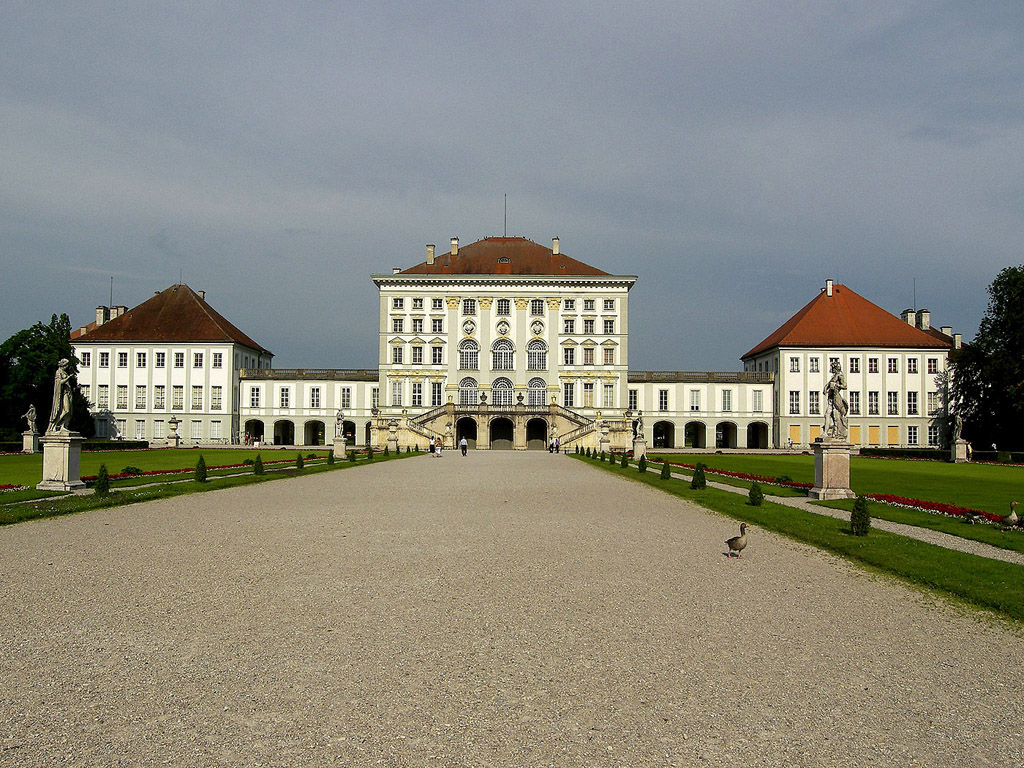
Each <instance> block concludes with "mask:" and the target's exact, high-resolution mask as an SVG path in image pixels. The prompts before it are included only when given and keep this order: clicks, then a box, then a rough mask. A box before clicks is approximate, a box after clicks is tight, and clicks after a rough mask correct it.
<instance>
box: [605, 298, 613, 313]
mask: <svg viewBox="0 0 1024 768" xmlns="http://www.w3.org/2000/svg"><path fill="white" fill-rule="evenodd" d="M604 311H605V312H614V311H615V299H605V300H604Z"/></svg>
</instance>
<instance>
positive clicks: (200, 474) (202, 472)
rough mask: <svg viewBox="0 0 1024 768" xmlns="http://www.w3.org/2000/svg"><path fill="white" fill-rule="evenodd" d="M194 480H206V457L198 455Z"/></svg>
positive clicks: (201, 481)
mask: <svg viewBox="0 0 1024 768" xmlns="http://www.w3.org/2000/svg"><path fill="white" fill-rule="evenodd" d="M196 482H197V483H205V482H206V459H204V458H203V457H202V456H200V457H199V461H197V462H196Z"/></svg>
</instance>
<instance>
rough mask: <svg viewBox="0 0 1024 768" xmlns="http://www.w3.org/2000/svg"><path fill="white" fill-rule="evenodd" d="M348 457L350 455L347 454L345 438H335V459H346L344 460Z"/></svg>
mask: <svg viewBox="0 0 1024 768" xmlns="http://www.w3.org/2000/svg"><path fill="white" fill-rule="evenodd" d="M347 455H348V454H347V448H346V446H345V438H344V437H336V438H334V458H336V459H344V458H346V457H347Z"/></svg>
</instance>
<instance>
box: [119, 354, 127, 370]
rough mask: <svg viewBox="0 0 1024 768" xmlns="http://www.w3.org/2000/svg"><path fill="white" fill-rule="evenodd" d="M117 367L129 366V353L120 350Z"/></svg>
mask: <svg viewBox="0 0 1024 768" xmlns="http://www.w3.org/2000/svg"><path fill="white" fill-rule="evenodd" d="M117 367H118V368H127V367H128V353H127V352H118V353H117Z"/></svg>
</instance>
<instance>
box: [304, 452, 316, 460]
mask: <svg viewBox="0 0 1024 768" xmlns="http://www.w3.org/2000/svg"><path fill="white" fill-rule="evenodd" d="M306 458H307V459H315V458H316V454H315V453H307V454H306Z"/></svg>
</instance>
